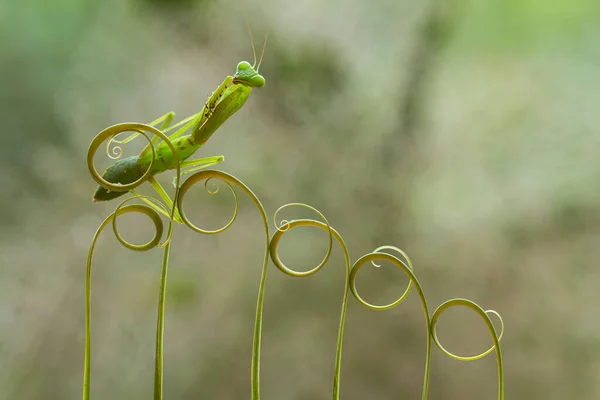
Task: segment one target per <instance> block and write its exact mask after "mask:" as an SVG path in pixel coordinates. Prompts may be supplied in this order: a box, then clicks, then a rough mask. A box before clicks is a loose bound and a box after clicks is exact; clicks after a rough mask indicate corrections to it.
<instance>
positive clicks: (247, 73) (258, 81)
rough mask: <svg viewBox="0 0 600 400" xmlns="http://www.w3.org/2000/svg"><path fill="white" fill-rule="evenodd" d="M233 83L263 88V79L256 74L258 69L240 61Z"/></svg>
mask: <svg viewBox="0 0 600 400" xmlns="http://www.w3.org/2000/svg"><path fill="white" fill-rule="evenodd" d="M233 83H239V84H242V85H246V86H250V87H253V88H255V87H256V88H261V87H263V86H265V78H263V76H262V75H260V74H259V73H258V68H257V69H254V67H253V66H252V65H250V63H249V62H248V61H242V62H240V63H239V64H238V66H237V71H235V75H234V76H233Z"/></svg>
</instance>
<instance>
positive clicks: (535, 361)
mask: <svg viewBox="0 0 600 400" xmlns="http://www.w3.org/2000/svg"><path fill="white" fill-rule="evenodd" d="M244 15H246V16H247V18H248V21H249V23H250V25H251V27H252V31H253V33H254V38H255V42H256V43H257V47H258V48H260V47H261V46H262V40H263V37H264V33H265V31H266V30H267V29H268V30H269V41H268V43H267V46H266V52H265V57H264V61H263V64H262V67H261V73H262V74H263V75H264V76H265V77H266V79H267V85H266V87H265V88H263V89H260V90H255V91H254V92H253V94H252V96H251V97H250V99H249V101H248V102H247V104H246V105H245V106H244V108H243V109H242V110H241V111H239V112H238V114H236V115H235V116H234V117H233V118H232V119H231V120H230V121H228V122H227V123H226V124H225V125H224V126H223V127H222V128H221V129H220V130H219V131H218V132H217V134H215V136H214V137H213V138H212V139H211V140H210V141H209V142H208V144H207V145H206V146H205V147H204V148H203V149H201V150H200V151H199V152H198V154H199V156H209V155H217V154H223V155H225V157H226V160H225V163H223V164H222V165H220V166H219V168H220V169H223V170H225V171H227V172H229V173H232V174H234V175H236V176H237V177H239V178H240V179H241V180H243V181H244V182H245V183H246V184H247V185H249V186H250V187H251V188H252V189H253V190H254V191H255V193H256V194H257V195H258V196H259V197H260V198H261V200H262V202H263V203H264V205H265V207H266V209H267V211H268V213H269V214H270V215H272V213H273V212H274V211H275V210H276V209H277V208H278V207H279V206H281V205H283V204H285V203H288V202H296V201H299V202H305V203H309V204H311V205H313V206H315V207H316V208H318V209H319V210H320V211H321V212H323V213H324V214H325V215H326V216H327V218H328V219H329V221H330V222H331V224H332V225H333V226H334V227H335V228H336V229H337V230H338V231H339V232H340V233H341V234H342V235H343V237H344V238H345V240H346V243H347V245H348V247H349V249H350V253H351V257H352V259H353V260H356V259H357V258H358V257H359V256H360V255H362V254H364V253H366V252H369V251H371V250H373V249H374V248H375V247H376V246H379V245H383V244H389V245H395V246H398V247H401V248H402V249H404V250H405V251H406V252H407V253H408V254H409V255H410V257H411V259H412V260H413V262H414V264H415V268H416V271H417V275H418V277H419V278H420V280H421V283H422V285H423V286H424V289H425V293H426V295H427V297H428V300H429V302H430V307H431V309H433V308H435V307H436V306H437V305H439V304H440V303H441V302H443V301H445V300H447V299H449V298H452V297H466V298H469V299H472V300H474V301H476V302H477V303H479V304H480V305H481V306H482V307H484V308H486V309H487V308H493V309H495V310H497V311H498V312H500V313H501V314H502V315H503V317H504V320H505V323H506V334H505V337H504V339H503V355H504V361H505V373H506V376H505V377H506V391H507V394H506V397H507V398H509V399H574V398H577V399H593V398H600V380H599V379H598V376H600V334H599V332H600V329H599V328H600V323H599V322H598V321H600V311H599V310H598V304H600V289H599V288H598V285H599V283H600V268H598V267H599V266H600V265H599V264H600V162H599V161H598V154H600V133H599V132H600V131H599V126H600V116H599V114H598V104H599V93H600V74H599V73H598V71H599V70H600V47H599V46H598V40H599V38H600V2H598V1H597V0H576V1H570V2H566V1H561V0H505V1H474V0H471V1H469V0H452V1H441V0H439V1H433V0H431V1H406V0H387V1H358V0H346V1H339V0H338V1H331V2H323V1H302V2H290V1H282V0H266V1H261V2H237V1H232V0H224V1H217V0H212V1H211V0H196V1H194V0H187V1H186V0H179V1H166V0H163V1H160V0H146V1H144V0H107V1H103V2H93V1H77V0H53V1H48V0H27V1H20V2H9V1H8V0H5V1H2V2H0V104H1V107H0V120H1V121H2V130H1V133H0V135H1V139H2V140H1V143H2V145H1V146H0V188H1V190H0V204H1V205H2V207H0V224H1V225H0V227H1V229H0V267H1V268H0V277H1V278H0V285H1V288H0V367H1V368H0V370H1V371H2V372H1V373H0V388H1V390H0V399H11V400H13V399H27V400H29V399H75V398H79V396H80V392H81V379H82V363H83V338H84V336H83V335H84V330H83V329H84V297H83V295H84V270H85V259H86V255H87V251H88V246H89V244H90V241H91V238H92V235H93V233H94V231H95V229H96V227H97V226H98V224H99V223H100V222H101V221H102V219H103V218H104V217H105V216H106V215H108V214H109V213H110V212H111V211H112V210H113V209H114V207H115V205H116V203H114V202H112V203H103V204H93V203H92V202H91V196H92V193H93V191H94V189H95V185H94V182H93V181H92V179H91V178H90V176H89V174H88V172H87V169H86V164H85V156H86V152H87V146H88V144H89V142H90V141H91V139H92V138H93V137H94V135H96V133H98V132H99V131H100V130H102V129H103V128H105V127H107V126H109V125H112V124H115V123H118V122H124V121H140V122H146V121H151V120H153V119H155V118H156V117H158V116H159V115H162V114H164V113H166V112H168V111H171V110H172V111H175V112H176V113H177V116H178V118H183V117H185V116H188V115H190V114H192V113H194V112H197V111H198V110H199V109H200V107H201V106H202V105H203V104H204V101H205V100H206V98H207V96H208V95H209V94H210V92H211V91H212V90H213V89H214V88H215V87H216V86H217V85H218V84H219V83H220V82H221V81H222V80H223V79H224V77H225V76H226V75H228V74H232V73H233V72H234V71H235V66H236V64H237V62H238V61H240V60H242V59H247V60H250V61H252V52H251V48H250V44H249V43H250V41H249V37H248V31H247V28H246V25H245V21H244ZM135 150H136V147H135V145H133V146H132V147H129V148H128V149H127V151H130V152H131V154H133V152H135ZM97 158H98V159H99V160H98V165H99V168H100V167H101V166H102V165H106V163H107V161H106V160H102V159H101V158H102V157H100V156H99V157H97ZM103 163H104V164H103ZM164 179H165V180H164V182H166V184H168V182H169V181H170V179H171V176H166V177H165V178H164ZM190 196H191V197H190V198H189V199H188V200H186V208H187V209H188V210H189V211H188V213H190V214H191V215H193V218H194V220H195V221H196V223H198V224H202V226H205V227H208V228H217V227H218V226H220V225H222V224H223V223H224V222H226V221H227V220H228V218H229V217H230V215H231V208H232V204H233V203H232V199H231V196H230V195H229V194H228V192H227V190H222V191H221V193H219V194H218V195H216V196H208V195H206V194H205V193H203V189H198V190H197V191H196V192H195V193H194V194H192V195H190ZM298 216H311V214H309V213H307V212H305V211H292V210H290V211H289V212H288V214H286V215H285V216H284V217H286V218H293V217H298ZM120 226H121V227H122V229H123V234H124V235H126V236H127V238H128V239H129V240H132V241H137V242H143V241H144V240H147V239H148V238H149V237H151V236H152V232H153V230H152V227H151V224H150V223H149V222H148V221H147V220H146V219H144V218H143V217H141V216H130V215H128V216H124V217H123V220H122V222H121V223H120ZM263 241H264V234H263V231H262V225H261V222H260V218H259V215H258V212H257V211H256V210H255V209H254V208H253V206H252V204H251V203H250V201H249V200H248V199H247V198H245V197H243V196H242V198H241V210H240V216H239V218H238V221H237V222H236V223H235V224H234V225H233V227H232V228H230V229H229V230H228V231H226V232H224V233H222V234H220V235H215V236H210V237H208V236H203V235H199V234H194V233H192V232H190V231H189V230H188V229H184V228H183V227H177V228H176V230H175V244H174V246H173V254H172V258H171V268H170V273H169V274H170V275H169V279H170V280H169V289H168V304H167V318H166V345H165V371H166V374H165V398H167V399H198V398H201V399H238V398H248V397H249V395H250V393H249V390H250V350H251V341H252V331H253V321H254V308H255V303H256V290H257V286H258V280H259V274H260V268H261V262H262V254H263V246H264V244H263ZM326 242H327V237H326V235H325V234H324V233H323V232H320V231H317V230H314V229H308V228H307V229H306V230H304V231H300V232H297V231H294V232H292V233H290V236H289V237H286V238H285V240H284V243H283V244H282V250H281V251H282V257H284V259H285V261H286V262H287V263H288V264H289V265H290V266H293V267H295V268H297V269H300V270H302V269H308V268H311V267H312V266H313V265H314V263H316V262H318V261H319V260H320V258H321V257H322V255H323V252H324V251H325V248H326ZM160 262H161V253H160V251H159V250H153V251H150V252H147V253H133V252H130V251H127V250H125V249H124V248H123V247H121V246H120V245H119V244H118V242H117V241H116V240H115V239H114V237H113V235H112V233H110V232H105V233H104V234H103V236H102V239H101V241H100V243H99V247H98V252H97V255H96V258H95V264H94V273H93V319H92V323H93V341H92V345H93V348H92V356H93V358H92V396H93V398H97V399H147V398H150V397H151V396H152V378H153V356H154V335H155V319H156V302H157V289H158V278H159V271H160ZM343 265H344V264H343V258H342V256H341V251H340V249H339V248H338V247H335V248H334V252H333V256H332V259H331V261H330V263H329V264H328V265H327V266H326V268H324V270H323V271H321V272H319V273H318V274H317V275H315V276H313V277H310V278H304V279H295V278H290V277H288V276H285V275H283V274H282V273H280V272H279V271H277V270H276V269H275V268H273V267H272V266H271V268H270V271H269V274H268V284H267V295H266V301H265V319H264V332H263V335H264V336H263V358H262V370H261V374H262V375H261V377H262V394H263V398H265V399H319V398H328V396H330V393H331V387H332V378H333V360H334V355H335V354H334V353H335V340H336V332H337V325H338V321H339V316H338V315H339V311H340V304H341V295H342V291H343V279H344V278H343V277H344V268H343ZM405 284H406V278H405V277H403V275H402V273H401V272H400V271H399V270H396V269H394V268H392V267H391V266H384V267H383V268H380V269H375V268H368V272H364V273H361V276H359V288H360V289H361V293H362V294H363V296H364V297H367V298H368V299H369V300H371V301H373V302H378V303H383V302H389V301H391V300H393V299H394V298H395V297H397V296H398V294H399V293H401V292H402V290H403V287H404V285H405ZM346 326H347V330H346V334H345V341H344V355H343V370H342V398H344V399H359V400H364V399H395V398H405V399H417V398H420V393H421V386H422V377H423V367H424V355H425V326H424V322H423V315H422V311H421V310H420V308H419V301H418V298H417V296H416V294H415V293H412V294H411V296H410V297H409V299H408V300H407V301H406V303H404V304H403V305H402V306H400V307H397V308H395V309H393V310H390V311H385V312H375V311H371V310H368V309H365V308H363V307H362V306H360V305H359V304H358V303H357V302H356V301H355V300H354V299H353V298H351V299H350V304H349V307H348V319H347V325H346ZM440 334H441V335H442V337H443V341H444V343H445V344H446V345H447V346H448V348H450V349H451V350H453V351H456V352H460V353H462V354H472V353H475V352H480V351H483V350H484V349H485V348H486V347H487V346H489V345H490V343H491V341H490V338H489V336H487V335H486V331H485V330H484V328H483V324H482V323H481V321H479V320H477V318H475V317H474V316H473V315H471V314H470V313H469V312H468V311H466V310H463V311H461V310H451V311H449V312H448V314H445V315H444V317H443V318H442V321H441V325H440ZM496 391H497V382H496V372H495V359H494V358H493V357H488V358H486V359H483V360H480V361H478V362H473V363H463V362H457V361H453V360H450V359H449V358H447V357H445V356H443V355H442V354H441V353H440V352H438V351H434V354H433V360H432V374H431V382H430V398H432V399H493V398H495V396H496Z"/></svg>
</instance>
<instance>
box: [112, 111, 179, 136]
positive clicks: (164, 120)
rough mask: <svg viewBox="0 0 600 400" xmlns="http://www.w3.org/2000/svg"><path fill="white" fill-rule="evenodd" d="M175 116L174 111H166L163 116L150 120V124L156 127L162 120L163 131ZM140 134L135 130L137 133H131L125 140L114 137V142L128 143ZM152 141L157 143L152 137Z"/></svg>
mask: <svg viewBox="0 0 600 400" xmlns="http://www.w3.org/2000/svg"><path fill="white" fill-rule="evenodd" d="M173 118H175V113H174V112H173V111H170V112H168V113H166V114H165V115H162V116H160V117H158V118H157V119H155V120H154V121H152V122H150V123H149V124H148V125H150V126H154V127H155V126H157V125H158V124H160V123H161V122H162V125H161V127H160V128H159V129H160V130H161V131H162V130H165V129H166V128H167V127H168V126H169V125H170V124H171V122H172V121H173ZM139 135H140V134H139V133H138V132H135V133H132V134H131V135H129V136H127V137H126V138H125V139H123V140H118V139H113V140H112V142H113V143H116V144H127V143H129V142H131V141H132V140H133V139H135V138H136V137H138V136H139ZM152 142H153V143H155V139H152Z"/></svg>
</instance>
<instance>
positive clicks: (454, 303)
mask: <svg viewBox="0 0 600 400" xmlns="http://www.w3.org/2000/svg"><path fill="white" fill-rule="evenodd" d="M452 307H467V308H469V309H470V310H473V311H475V312H476V313H477V315H478V316H479V317H481V318H482V319H483V320H484V322H486V323H487V324H488V328H489V330H490V334H491V335H492V337H493V338H494V341H495V342H496V341H497V342H500V340H502V336H503V335H504V320H503V319H502V317H501V316H500V314H498V312H496V311H495V310H486V311H484V310H483V309H481V307H479V306H478V305H477V304H476V303H474V302H472V301H471V300H467V299H452V300H448V301H446V302H444V303H442V304H441V305H440V306H439V307H438V308H437V309H436V310H435V311H434V313H433V315H432V317H431V329H432V337H433V341H434V342H435V344H436V345H437V347H438V348H439V349H440V350H441V351H442V352H443V353H444V354H446V355H447V356H448V357H450V358H453V359H455V360H460V361H474V360H479V359H481V358H483V357H485V356H487V355H488V354H490V353H491V352H492V351H494V349H495V348H496V344H493V345H492V346H491V347H490V348H489V349H487V350H486V351H484V352H482V353H479V354H476V355H473V356H460V355H457V354H454V353H452V352H451V351H449V350H447V349H446V348H445V347H444V346H443V345H442V343H441V342H440V340H439V337H438V335H437V323H438V321H439V318H440V317H441V315H442V314H443V313H444V312H445V311H447V310H448V309H450V308H452ZM490 314H492V315H495V316H496V317H497V318H498V320H499V321H500V334H498V333H497V332H496V328H495V327H494V324H493V323H492V321H491V319H490Z"/></svg>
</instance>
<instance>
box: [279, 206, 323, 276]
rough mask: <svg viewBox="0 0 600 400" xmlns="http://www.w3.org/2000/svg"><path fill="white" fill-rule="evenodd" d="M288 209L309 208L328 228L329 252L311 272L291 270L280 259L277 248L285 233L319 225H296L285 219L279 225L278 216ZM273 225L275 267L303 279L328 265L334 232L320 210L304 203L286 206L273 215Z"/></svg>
mask: <svg viewBox="0 0 600 400" xmlns="http://www.w3.org/2000/svg"><path fill="white" fill-rule="evenodd" d="M288 207H303V208H307V209H309V210H311V211H313V212H314V213H315V214H317V215H318V216H319V217H321V219H322V220H323V224H324V225H325V226H326V230H327V231H328V233H329V244H328V246H327V252H326V253H325V257H323V260H321V262H320V263H319V264H318V265H317V266H316V267H314V268H313V269H311V270H308V271H304V272H299V271H295V270H293V269H290V268H288V267H287V266H286V265H285V264H284V263H283V261H281V258H280V257H279V252H278V251H277V246H278V245H279V241H280V240H281V238H282V237H283V235H284V234H285V233H287V232H289V231H291V230H292V229H293V228H297V227H299V226H318V225H315V224H311V223H308V225H302V224H294V223H293V222H295V221H288V220H285V219H284V220H282V221H281V222H280V223H279V224H278V223H277V215H278V214H279V213H280V212H281V211H282V210H283V209H285V208H288ZM296 221H313V220H296ZM313 222H318V221H313ZM273 223H274V225H275V229H276V232H275V234H274V235H273V237H272V238H271V245H270V253H271V260H272V261H273V264H275V266H276V267H277V268H278V269H279V270H280V271H281V272H283V273H284V274H286V275H290V276H296V277H301V276H309V275H312V274H314V273H316V272H318V271H319V270H320V269H321V268H323V266H324V265H325V264H326V263H327V260H329V256H330V255H331V250H332V248H333V232H332V228H331V226H330V225H329V222H328V221H327V218H325V216H324V215H323V214H321V212H320V211H319V210H317V209H316V208H314V207H311V206H309V205H308V204H304V203H289V204H285V205H283V206H281V207H279V208H278V209H277V211H275V213H274V214H273Z"/></svg>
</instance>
